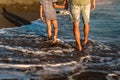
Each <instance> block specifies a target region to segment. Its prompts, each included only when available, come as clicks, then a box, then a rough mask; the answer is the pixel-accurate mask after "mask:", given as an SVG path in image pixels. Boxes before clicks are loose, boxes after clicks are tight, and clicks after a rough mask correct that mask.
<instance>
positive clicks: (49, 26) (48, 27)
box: [46, 20, 52, 38]
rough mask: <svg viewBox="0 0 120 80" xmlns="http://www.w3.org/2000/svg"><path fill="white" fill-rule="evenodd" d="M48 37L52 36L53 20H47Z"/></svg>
mask: <svg viewBox="0 0 120 80" xmlns="http://www.w3.org/2000/svg"><path fill="white" fill-rule="evenodd" d="M46 25H47V32H48V38H52V27H51V20H46Z"/></svg>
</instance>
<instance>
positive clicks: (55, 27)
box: [52, 20, 58, 43]
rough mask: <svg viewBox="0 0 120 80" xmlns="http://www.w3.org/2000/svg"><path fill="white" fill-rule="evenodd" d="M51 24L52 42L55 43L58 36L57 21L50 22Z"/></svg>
mask: <svg viewBox="0 0 120 80" xmlns="http://www.w3.org/2000/svg"><path fill="white" fill-rule="evenodd" d="M52 24H53V27H54V40H53V43H56V42H57V34H58V23H57V20H52Z"/></svg>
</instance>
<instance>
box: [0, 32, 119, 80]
mask: <svg viewBox="0 0 120 80" xmlns="http://www.w3.org/2000/svg"><path fill="white" fill-rule="evenodd" d="M82 45H83V47H84V50H83V51H82V52H78V51H77V49H76V48H75V46H76V45H75V42H63V41H61V40H58V42H57V43H56V44H53V43H52V42H51V40H48V39H47V38H46V37H43V36H34V35H22V34H21V35H17V33H16V34H15V35H14V36H12V37H11V36H5V35H1V37H0V79H9V80H110V78H111V76H115V79H114V80H118V77H119V76H120V63H119V62H120V43H119V42H118V44H116V45H115V44H114V43H101V42H96V41H93V40H89V42H88V43H87V44H86V45H85V44H82ZM78 54H81V56H79V55H78ZM6 76H7V77H6ZM112 78H113V77H112Z"/></svg>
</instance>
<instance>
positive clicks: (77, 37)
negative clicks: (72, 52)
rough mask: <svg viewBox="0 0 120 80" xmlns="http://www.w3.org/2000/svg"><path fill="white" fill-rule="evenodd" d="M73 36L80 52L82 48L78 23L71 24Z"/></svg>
mask: <svg viewBox="0 0 120 80" xmlns="http://www.w3.org/2000/svg"><path fill="white" fill-rule="evenodd" d="M73 34H74V37H75V40H76V43H77V47H78V50H79V51H81V50H82V46H81V43H80V30H79V22H73Z"/></svg>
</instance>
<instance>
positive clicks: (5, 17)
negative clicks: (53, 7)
mask: <svg viewBox="0 0 120 80" xmlns="http://www.w3.org/2000/svg"><path fill="white" fill-rule="evenodd" d="M38 18H39V0H37V1H33V0H30V1H28V0H12V1H11V0H10V1H9V0H0V28H6V27H15V26H18V27H19V26H21V25H25V24H29V23H30V21H33V20H36V19H38Z"/></svg>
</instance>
